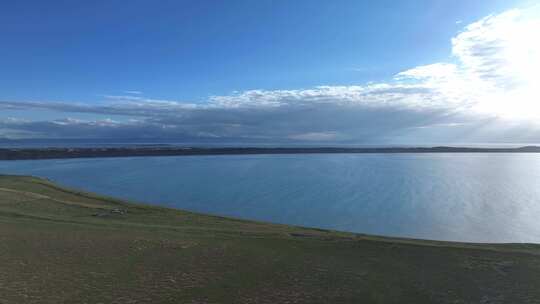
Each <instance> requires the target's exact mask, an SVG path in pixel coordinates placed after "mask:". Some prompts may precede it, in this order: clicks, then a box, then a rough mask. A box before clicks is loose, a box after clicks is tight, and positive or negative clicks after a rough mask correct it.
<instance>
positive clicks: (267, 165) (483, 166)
mask: <svg viewBox="0 0 540 304" xmlns="http://www.w3.org/2000/svg"><path fill="white" fill-rule="evenodd" d="M0 173H1V174H26V175H35V176H40V177H46V178H49V179H51V180H52V181H55V182H58V183H60V184H62V185H66V186H69V187H75V188H79V189H83V190H86V191H91V192H97V193H101V194H106V195H110V196H115V197H119V198H125V199H130V200H134V201H138V202H145V203H151V204H159V205H162V206H169V207H174V208H180V209H187V210H192V211H197V212H204V213H211V214H218V215H225V216H233V217H238V218H245V219H254V220H263V221H269V222H275V223H285V224H293V225H301V226H311V227H319V228H328V229H337V230H344V231H352V232H359V233H368V234H377V235H388V236H401V237H413V238H423V239H437V240H450V241H471V242H536V243H539V242H540V154H518V153H512V154H501V153H499V154H489V153H486V154H480V153H474V154H468V153H456V154H446V153H437V154H314V155H313V154H311V155H300V154H298V155H248V156H246V155H230V156H180V157H138V158H137V157H133V158H100V159H66V160H30V161H0Z"/></svg>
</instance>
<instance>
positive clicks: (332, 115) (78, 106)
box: [0, 0, 540, 145]
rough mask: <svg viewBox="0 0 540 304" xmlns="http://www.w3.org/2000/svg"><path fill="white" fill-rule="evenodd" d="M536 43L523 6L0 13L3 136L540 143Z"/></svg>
mask: <svg viewBox="0 0 540 304" xmlns="http://www.w3.org/2000/svg"><path fill="white" fill-rule="evenodd" d="M535 2H536V3H535ZM539 32H540V5H539V4H538V3H537V1H527V0H524V1H511V0H504V1H499V0H490V1H487V0H486V1H483V0H476V1H461V0H456V1H449V0H447V1H442V0H438V1H433V0H429V1H428V0H416V1H345V0H343V1H307V0H306V1H301V0H300V1H285V0H283V1H265V0H262V1H209V0H208V1H138V0H135V1H129V2H128V1H87V2H85V3H80V2H79V3H75V2H71V1H11V2H8V1H4V2H2V3H0V139H2V138H3V139H32V138H39V139H93V140H100V139H101V140H105V139H106V140H118V141H122V140H141V141H145V140H154V141H160V140H162V141H176V142H189V143H221V144H231V143H241V144H250V143H256V144H261V143H264V144H276V145H279V144H298V145H303V144H306V145H307V144H310V145H312V144H325V145H342V144H347V145H371V144H372V145H379V144H380V145H386V144H406V145H426V144H483V143H540V89H539V88H540V86H539V85H540V83H539V79H540V77H538V71H539V69H540V39H539V38H538V37H537V36H538V33H539Z"/></svg>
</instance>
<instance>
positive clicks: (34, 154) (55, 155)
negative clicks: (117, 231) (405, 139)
mask: <svg viewBox="0 0 540 304" xmlns="http://www.w3.org/2000/svg"><path fill="white" fill-rule="evenodd" d="M377 153H379V154H407V153H409V154H410V153H418V154H421V153H540V147H538V146H525V147H518V148H472V147H446V146H441V147H411V148H399V147H389V148H338V147H321V148H279V147H277V148H255V147H246V148H239V147H223V148H200V147H187V148H178V147H133V148H130V147H120V148H116V147H114V148H111V147H104V148H0V160H33V159H62V158H101V157H138V156H139V157H142V156H193V155H261V154H377Z"/></svg>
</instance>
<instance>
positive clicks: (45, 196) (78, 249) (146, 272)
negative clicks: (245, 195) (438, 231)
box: [0, 176, 540, 304]
mask: <svg viewBox="0 0 540 304" xmlns="http://www.w3.org/2000/svg"><path fill="white" fill-rule="evenodd" d="M0 303H2V304H5V303H483V304H487V303H540V246H539V245H532V244H498V245H495V244H482V245H481V244H462V243H448V242H433V241H419V240H409V239H392V238H383V237H375V236H367V235H358V234H349V233H341V232H334V231H324V230H317V229H307V228H300V227H291V226H285V225H274V224H266V223H259V222H250V221H243V220H235V219H229V218H222V217H215V216H208V215H201V214H194V213H190V212H186V211H180V210H173V209H166V208H159V207H153V206H147V205H141V204H134V203H128V202H124V201H120V200H116V199H112V198H107V197H101V196H97V195H94V194H88V193H81V192H78V191H75V190H68V189H64V188H61V187H59V186H56V185H54V184H52V183H50V182H48V181H45V180H42V179H38V178H32V177H15V176H0Z"/></svg>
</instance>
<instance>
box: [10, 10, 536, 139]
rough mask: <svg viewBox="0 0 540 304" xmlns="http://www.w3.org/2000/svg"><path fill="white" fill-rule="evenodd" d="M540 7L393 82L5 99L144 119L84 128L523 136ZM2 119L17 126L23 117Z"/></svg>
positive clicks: (488, 25) (215, 133)
mask: <svg viewBox="0 0 540 304" xmlns="http://www.w3.org/2000/svg"><path fill="white" fill-rule="evenodd" d="M539 11H540V10H539V9H538V7H533V8H530V9H524V10H510V11H507V12H504V13H502V14H499V15H491V16H487V17H485V18H483V19H481V20H479V21H477V22H474V23H472V24H470V25H467V26H465V27H464V28H463V30H462V31H461V32H459V33H457V34H456V36H455V37H454V38H452V40H451V45H452V49H451V50H449V58H448V61H447V62H435V63H432V64H428V65H423V66H417V67H413V68H411V69H408V70H406V71H402V72H398V73H396V75H395V77H394V79H391V80H390V81H388V82H379V83H368V84H365V85H353V86H318V87H314V88H307V89H296V90H247V91H242V92H233V93H232V94H230V95H222V96H211V97H209V98H208V100H207V101H206V102H202V103H194V102H183V101H178V100H167V99H156V98H147V97H143V96H140V95H142V94H139V93H142V92H138V91H126V92H125V95H106V96H104V98H105V102H104V103H103V104H100V105H84V104H74V103H45V102H0V108H4V109H8V110H12V109H21V108H24V109H47V110H54V111H60V112H66V113H69V112H84V113H98V114H102V115H107V116H109V115H111V116H114V115H124V116H132V117H134V119H135V120H134V121H131V122H125V121H124V122H123V123H118V122H115V121H112V120H111V121H103V120H102V121H94V122H88V121H86V122H79V125H80V126H82V125H84V126H85V129H84V130H88V128H90V127H92V128H93V129H92V130H94V131H95V130H96V129H95V128H97V127H99V132H102V129H104V128H113V127H114V128H115V130H119V129H122V128H124V129H125V130H126V131H125V132H128V131H130V132H135V131H134V130H137V131H136V132H142V131H141V130H143V129H142V128H147V129H148V130H150V129H151V130H156V131H155V132H167V133H166V134H165V135H166V136H180V135H182V136H184V135H185V136H195V137H197V136H199V137H211V138H225V137H235V138H266V139H289V140H301V141H339V140H349V141H355V140H356V141H365V140H373V139H375V138H376V139H388V138H390V139H395V138H400V139H403V138H405V139H410V140H414V141H416V142H419V141H422V140H424V139H425V138H428V137H429V136H431V137H432V138H434V137H437V138H441V139H442V140H444V139H445V138H446V139H449V138H450V137H449V136H446V135H445V134H446V133H445V132H447V133H448V134H454V135H453V136H456V137H457V136H461V137H463V136H470V137H471V140H481V141H489V138H496V139H497V140H515V139H516V138H517V137H516V134H518V135H519V134H520V135H523V136H528V137H527V138H526V139H520V140H536V139H538V140H540V133H539V130H540V126H539V125H538V123H535V121H540V104H539V102H540V92H539V88H540V82H539V80H540V77H539V76H538V73H539V71H540V39H538V38H537V36H538V33H540V12H539ZM3 123H4V124H5V125H9V126H10V128H13V127H12V126H14V125H21V124H22V123H17V124H16V123H15V122H6V121H5V122H3ZM56 123H57V125H58V126H60V125H61V124H62V123H64V124H66V125H67V124H69V125H70V126H74V125H76V124H77V123H76V122H74V121H67V120H65V121H61V122H60V123H59V122H58V121H56ZM58 126H56V127H58ZM510 126H511V127H510ZM0 127H1V126H0ZM36 127H37V126H36ZM41 127H43V126H41ZM47 127H48V128H51V129H53V130H54V131H55V132H60V131H59V130H58V129H56V127H55V128H52V127H51V126H49V125H47ZM467 129H469V130H471V131H470V132H466V131H465V130H467ZM432 130H433V131H432ZM482 130H489V132H487V131H486V132H483V133H482ZM523 130H527V132H525V133H526V134H525V133H524V132H523ZM103 132H104V131H103ZM152 132H154V131H152ZM429 132H432V133H429ZM520 132H521V133H520ZM146 133H147V134H150V133H151V132H150V133H148V132H146ZM428 133H429V134H428ZM99 134H102V133H99ZM122 134H127V133H122ZM151 134H153V135H155V134H157V133H151ZM430 134H431V135H430ZM501 134H502V135H501ZM428 135H429V136H428ZM148 136H150V135H148ZM445 136H446V137H445ZM459 139H460V140H464V139H463V138H459Z"/></svg>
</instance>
